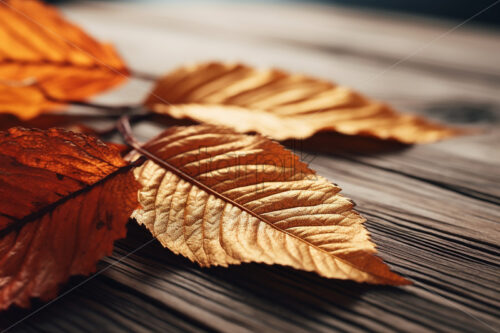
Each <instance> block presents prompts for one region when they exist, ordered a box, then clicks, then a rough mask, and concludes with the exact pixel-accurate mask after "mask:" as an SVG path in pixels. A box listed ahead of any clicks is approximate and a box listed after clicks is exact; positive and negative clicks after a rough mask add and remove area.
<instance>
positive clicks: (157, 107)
mask: <svg viewBox="0 0 500 333" xmlns="http://www.w3.org/2000/svg"><path fill="white" fill-rule="evenodd" d="M145 105H146V106H148V107H150V108H152V109H153V110H154V111H155V112H158V113H164V114H168V115H170V116H173V117H175V118H189V119H193V120H196V121H199V122H208V123H212V124H217V125H226V126H230V127H232V128H234V129H236V130H237V131H240V132H258V133H261V134H264V135H267V136H269V137H271V138H274V139H277V140H285V139H293V138H295V139H304V138H307V137H310V136H312V135H313V134H314V133H317V132H319V131H326V130H329V131H335V132H338V133H342V134H348V135H363V136H372V137H376V138H379V139H391V140H397V141H400V142H403V143H409V144H411V143H424V142H432V141H436V140H439V139H443V138H446V137H449V136H452V135H456V134H457V133H458V131H457V130H455V129H450V128H447V127H445V126H442V125H438V124H434V123H431V122H429V121H427V120H425V119H423V118H421V117H417V116H413V115H409V114H401V113H398V112H396V111H395V110H393V109H392V108H391V107H390V106H388V105H386V104H383V103H379V102H375V101H372V100H370V99H368V98H366V97H364V96H362V95H360V94H359V93H356V92H354V91H353V90H350V89H348V88H345V87H341V86H338V85H335V84H333V83H330V82H327V81H323V80H318V79H315V78H311V77H307V76H304V75H291V74H288V73H286V72H283V71H279V70H256V69H253V68H252V67H248V66H245V65H241V64H221V63H206V64H198V65H193V66H186V67H183V68H180V69H177V70H175V71H174V72H172V73H170V74H167V75H166V76H164V77H163V78H161V79H160V80H159V81H158V82H157V84H156V87H155V88H154V90H153V92H152V93H151V94H150V96H149V97H148V98H147V100H146V101H145Z"/></svg>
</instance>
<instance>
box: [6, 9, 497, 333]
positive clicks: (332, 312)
mask: <svg viewBox="0 0 500 333" xmlns="http://www.w3.org/2000/svg"><path fill="white" fill-rule="evenodd" d="M119 6H123V7H119ZM188 7H189V6H180V5H175V6H169V5H160V4H157V3H155V4H153V5H144V4H142V5H139V4H128V5H123V4H76V5H70V6H67V7H65V11H66V12H67V13H68V14H69V15H70V16H71V17H72V18H73V19H74V20H76V21H77V22H80V23H81V24H82V25H83V26H84V27H85V28H87V29H88V30H90V31H92V32H93V33H94V34H95V35H97V36H101V37H104V38H107V39H109V40H112V41H113V42H114V43H116V44H117V46H118V47H119V49H120V51H121V52H122V53H123V54H124V56H125V58H126V59H127V61H128V62H129V63H130V66H131V68H132V69H134V70H135V71H138V72H141V73H146V74H150V75H159V74H161V73H162V72H164V71H165V70H167V69H170V68H173V67H175V66H177V65H179V64H181V63H184V62H186V61H195V60H212V59H217V60H235V59H238V60H244V61H246V62H249V63H253V64H258V65H266V66H270V65H275V66H280V67H283V68H286V69H289V70H293V71H300V72H307V73H309V74H313V75H318V76H321V77H325V78H329V79H332V80H334V81H337V82H340V83H342V84H346V85H350V86H353V87H357V88H359V89H361V90H363V92H365V93H367V94H370V95H372V96H374V97H377V98H383V99H385V100H387V101H389V102H394V104H395V105H396V106H398V107H400V108H402V109H406V110H410V111H414V112H421V113H424V114H427V115H429V116H431V117H434V118H436V119H441V120H443V121H446V122H451V123H456V124H464V125H466V124H472V125H476V127H475V128H479V129H481V130H482V131H483V132H481V133H479V134H476V135H470V136H464V137H461V138H456V139H450V140H447V141H444V142H440V143H437V144H432V145H423V146H418V147H408V146H400V145H387V144H381V143H380V142H370V150H368V151H353V149H352V148H353V146H352V145H353V143H352V141H350V139H349V141H346V138H345V137H342V136H328V135H327V137H324V136H322V135H319V136H318V137H315V138H312V139H310V140H306V141H304V142H288V144H289V147H291V148H292V149H295V150H297V153H299V154H300V155H301V156H302V157H303V159H304V160H306V161H308V162H311V167H312V168H313V169H316V170H317V171H318V173H319V174H321V175H323V176H325V177H327V178H328V179H330V180H331V181H332V182H335V183H337V184H339V185H340V186H341V187H342V188H343V193H344V194H345V195H346V196H348V197H350V198H352V199H353V200H354V201H355V202H356V203H357V210H358V211H360V212H361V213H362V214H363V215H364V216H366V217H367V219H368V222H367V227H368V228H369V230H370V231H371V233H372V237H373V239H374V241H375V242H376V243H377V245H378V248H379V251H380V256H381V257H383V258H384V260H386V261H387V262H388V263H389V264H390V265H391V267H392V268H393V269H394V270H395V271H397V272H399V273H401V274H403V275H404V276H406V277H408V278H409V279H411V280H412V281H414V282H415V284H414V285H413V286H409V287H403V288H395V287H374V286H369V285H362V284H356V283H352V282H346V281H335V280H328V279H323V278H320V277H318V276H316V275H315V274H312V273H306V272H300V271H294V270H292V269H289V268H285V267H279V266H265V265H257V264H247V265H241V266H238V267H230V268H210V269H202V268H199V267H198V266H197V265H195V264H192V263H190V262H189V261H188V260H186V259H185V258H182V257H179V256H175V255H173V254H172V253H170V252H169V251H168V250H165V249H163V248H162V247H161V246H160V245H159V243H158V242H156V241H153V242H150V239H151V238H150V235H149V234H148V232H147V231H146V230H144V229H143V228H141V227H139V226H137V225H135V224H134V223H133V222H131V223H130V224H129V233H128V235H127V238H126V239H124V240H121V241H119V242H118V243H117V245H116V249H115V252H114V254H113V256H112V257H111V258H106V259H105V260H103V262H102V263H101V264H100V269H105V268H106V267H108V265H112V266H111V267H109V268H107V269H106V270H105V271H104V272H103V273H102V274H99V275H97V276H96V277H95V278H93V279H91V280H89V281H88V282H86V283H84V284H83V285H82V286H79V287H78V288H75V290H73V291H71V292H70V293H69V294H68V295H65V296H64V297H62V298H61V299H60V300H57V301H55V302H54V303H52V304H50V305H48V306H46V307H44V308H42V307H43V306H45V305H44V304H42V303H37V304H35V307H34V308H33V309H30V310H21V309H11V310H9V311H7V312H4V313H2V314H0V325H1V326H2V327H4V328H6V327H9V326H10V325H12V324H13V323H16V322H17V321H19V320H21V319H23V318H24V317H25V316H27V315H30V314H31V313H33V311H36V310H37V309H40V311H39V312H36V313H35V314H34V315H33V316H31V317H29V318H28V319H26V320H24V321H22V322H21V323H19V324H18V325H16V326H15V327H13V328H12V331H27V332H42V331H50V332H69V331H76V332H80V331H81V332H86V331H98V332H101V331H124V332H127V331H138V332H140V331H161V332H165V331H169V332H170V331H213V330H216V331H226V332H239V331H266V332H282V331H293V332H310V331H341V332H353V331H379V332H392V331H407V332H428V331H433V332H434V331H442V332H452V331H464V332H495V331H499V330H500V311H499V308H500V265H499V262H500V261H499V259H500V256H499V254H500V249H499V239H500V225H499V221H500V210H499V207H498V204H499V203H500V187H499V184H500V168H499V165H500V153H499V144H500V131H499V130H498V125H499V122H500V95H499V94H498V91H499V88H500V66H499V63H498V57H497V55H498V54H500V32H495V31H481V29H477V28H476V29H469V28H467V27H464V28H460V29H459V30H457V31H454V32H453V33H452V34H450V35H448V36H446V37H443V38H442V39H439V40H438V41H437V42H435V43H433V44H432V45H429V46H428V47H425V48H424V49H422V50H421V52H417V53H416V54H415V56H414V57H411V59H408V61H405V62H402V63H401V64H399V65H398V66H397V67H396V68H393V69H390V70H388V67H390V66H391V65H392V64H394V63H396V62H397V61H398V60H400V59H401V58H404V57H405V56H407V55H408V54H412V53H413V52H414V51H415V50H416V49H418V48H421V47H422V45H426V43H428V42H429V41H431V40H432V39H435V38H436V37H438V36H440V34H443V33H444V32H446V30H447V29H449V28H451V27H452V26H453V25H452V24H450V23H446V22H445V23H442V22H439V23H436V22H434V23H432V24H430V23H428V22H425V21H412V20H409V19H407V18H402V19H398V18H389V19H388V18H385V17H380V16H374V15H371V14H368V13H358V12H349V11H345V10H338V9H325V8H324V7H321V6H317V7H316V6H300V5H293V6H289V7H283V9H280V8H281V7H279V5H245V6H244V7H242V8H241V9H238V8H239V7H237V5H227V4H226V5H214V6H213V7H211V6H209V5H203V6H202V7H201V8H198V9H197V8H194V7H192V6H191V7H190V8H188ZM119 8H121V9H120V10H119ZM150 86H151V82H148V81H144V80H132V82H131V83H130V84H129V85H127V86H126V87H124V88H123V89H120V90H118V91H116V92H114V93H112V94H109V95H106V96H103V97H101V98H100V99H99V100H100V101H101V102H103V103H115V104H124V103H137V102H138V101H140V100H141V99H142V98H143V96H144V94H145V93H146V92H147V90H148V89H149V88H150ZM75 112H76V111H75ZM78 112H80V111H78ZM80 121H82V122H85V123H88V124H92V125H98V126H99V125H100V126H102V128H105V127H106V126H108V125H109V120H106V121H104V120H99V119H98V118H97V120H96V119H95V118H81V119H80ZM162 127H163V125H161V124H158V123H153V122H147V121H145V122H141V123H139V124H137V125H136V126H134V131H135V133H136V134H137V137H138V138H139V139H141V140H146V139H148V138H150V137H152V136H153V135H154V134H156V133H158V131H160V130H161V129H162ZM111 138H112V139H113V140H119V136H116V135H115V136H113V137H111ZM346 143H347V144H349V145H351V146H350V147H346ZM365 144H366V142H361V143H360V146H359V147H361V146H365ZM346 148H351V149H346ZM148 242H149V243H148ZM144 244H147V245H146V246H144V247H142V248H141V246H143V245H144ZM138 248H140V249H139V250H137V251H136V252H134V253H133V254H130V255H129V253H130V252H131V251H135V250H136V249H138ZM82 281H84V279H83V278H74V279H73V280H72V281H71V283H70V284H69V285H67V286H65V289H64V290H68V291H69V290H72V288H73V287H75V286H78V284H79V283H81V282H82Z"/></svg>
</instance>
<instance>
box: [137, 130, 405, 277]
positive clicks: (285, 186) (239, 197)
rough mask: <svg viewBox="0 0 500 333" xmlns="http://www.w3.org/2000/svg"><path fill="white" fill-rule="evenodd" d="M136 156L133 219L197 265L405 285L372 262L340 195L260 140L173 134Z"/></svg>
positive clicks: (229, 134)
mask: <svg viewBox="0 0 500 333" xmlns="http://www.w3.org/2000/svg"><path fill="white" fill-rule="evenodd" d="M136 146H137V145H136ZM138 148H139V149H140V150H141V151H142V153H143V154H145V155H146V156H147V157H148V158H150V160H149V161H147V162H145V163H144V164H143V165H142V166H140V167H138V168H136V169H135V170H134V173H135V176H136V179H137V181H138V182H139V183H140V184H141V186H142V189H141V190H140V191H139V203H140V204H141V207H142V208H140V209H138V210H136V211H135V212H134V214H133V217H135V219H136V220H137V221H138V223H139V224H143V225H145V226H146V227H147V228H148V229H149V230H150V231H151V233H152V234H153V235H154V236H155V237H157V238H158V240H159V241H160V242H161V244H163V245H164V246H165V247H167V248H169V249H170V250H172V251H173V252H175V253H177V254H182V255H183V256H185V257H187V258H189V259H190V260H191V261H194V262H197V263H199V264H200V265H201V266H227V265H230V264H240V263H246V262H258V263H266V264H280V265H287V266H291V267H294V268H296V269H301V270H305V271H314V272H316V273H318V274H319V275H321V276H324V277H327V278H336V279H351V280H354V281H358V282H368V283H375V284H393V285H402V284H408V283H409V281H407V280H406V279H404V278H403V277H401V276H399V275H397V274H395V273H392V272H391V271H390V270H389V268H388V267H387V266H386V265H385V264H384V263H383V262H382V260H381V259H380V258H378V257H376V256H374V254H375V252H376V250H375V245H374V244H373V243H372V242H371V241H370V239H369V235H368V232H367V231H366V229H365V228H364V227H363V223H364V222H365V219H364V218H363V217H361V216H360V215H359V214H358V213H356V212H355V211H354V210H353V203H352V202H351V201H350V200H349V199H346V198H344V197H343V196H342V195H340V194H339V191H340V188H339V187H338V186H336V185H333V184H331V183H330V182H329V181H328V180H326V179H325V178H323V177H321V176H318V175H316V174H315V172H314V171H312V170H311V169H309V168H308V167H307V165H306V164H304V163H302V162H300V161H299V159H298V157H297V156H296V155H294V154H292V153H291V152H290V151H288V150H286V149H284V148H283V147H282V146H281V145H279V144H277V143H275V142H273V141H270V140H268V139H266V138H264V137H263V136H260V135H256V136H250V135H245V134H239V133H237V132H234V131H233V130H231V129H228V128H222V127H216V126H211V125H199V126H191V127H173V128H170V129H168V130H166V131H165V132H164V133H163V134H161V135H160V136H159V137H157V138H156V139H154V140H152V141H150V142H148V143H147V144H146V145H144V147H143V148H140V147H138Z"/></svg>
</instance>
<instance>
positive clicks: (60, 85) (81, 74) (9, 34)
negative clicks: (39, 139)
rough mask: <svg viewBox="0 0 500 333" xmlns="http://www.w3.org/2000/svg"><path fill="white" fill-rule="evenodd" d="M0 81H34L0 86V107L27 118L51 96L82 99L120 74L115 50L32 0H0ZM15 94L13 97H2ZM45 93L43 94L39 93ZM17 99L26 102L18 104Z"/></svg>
mask: <svg viewBox="0 0 500 333" xmlns="http://www.w3.org/2000/svg"><path fill="white" fill-rule="evenodd" d="M0 40H1V41H2V43H0V81H6V80H11V81H18V82H22V81H25V80H27V79H29V80H32V81H34V82H35V83H36V85H30V86H27V87H20V86H18V87H17V88H18V89H20V91H18V92H14V91H13V90H12V89H14V88H16V87H15V86H11V87H10V92H6V91H5V89H9V88H6V87H3V88H0V112H8V113H13V114H15V115H17V116H18V117H20V118H23V119H29V118H32V117H33V116H35V115H36V114H38V113H40V112H41V111H42V110H49V109H51V108H52V107H53V106H54V105H53V104H54V101H58V102H59V103H60V102H62V101H68V100H82V99H85V98H88V97H90V96H92V95H94V94H96V93H99V92H102V91H105V90H107V89H109V88H111V87H114V86H116V85H117V84H119V83H121V82H123V81H124V80H125V79H126V74H128V71H127V69H126V67H125V65H124V63H123V61H122V60H121V59H120V57H119V56H118V55H117V53H116V51H115V50H114V49H113V48H112V47H111V46H110V45H107V44H102V43H99V42H97V41H96V40H94V39H93V38H92V37H90V36H89V35H87V34H86V33H85V32H84V31H83V30H81V29H80V28H79V27H77V26H76V25H74V24H72V23H70V22H68V21H67V20H65V19H64V18H63V17H62V16H61V15H60V14H59V12H58V11H57V10H56V9H55V8H53V7H51V6H48V5H45V4H43V3H42V2H40V1H37V0H2V1H0ZM9 93H11V94H15V95H16V98H8V97H5V96H6V94H9ZM44 94H45V95H46V96H43V95H44ZM20 105H27V107H26V108H20V107H19V106H20Z"/></svg>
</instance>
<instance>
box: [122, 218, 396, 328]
mask: <svg viewBox="0 0 500 333" xmlns="http://www.w3.org/2000/svg"><path fill="white" fill-rule="evenodd" d="M150 237H151V236H150V234H149V232H148V231H147V230H145V228H142V227H139V226H137V225H130V226H129V233H128V236H127V239H126V240H124V241H122V243H121V244H120V245H119V246H125V245H124V244H127V245H126V247H127V249H131V248H134V247H136V246H137V247H138V246H140V244H144V243H145V242H147V241H148V240H149V239H150ZM133 243H135V245H133V246H131V244H133ZM137 255H138V256H139V257H140V262H141V266H140V270H138V271H142V272H145V273H144V274H143V275H142V276H139V277H136V278H137V279H139V280H140V281H141V283H144V284H151V285H156V284H158V280H166V281H171V282H172V283H178V284H179V285H183V284H185V282H183V281H189V284H190V285H191V287H192V288H193V289H191V290H190V291H189V292H191V293H198V292H199V293H204V292H206V290H208V289H216V290H217V291H216V292H215V294H210V293H209V294H208V295H203V296H202V297H212V299H217V302H224V301H225V300H226V301H229V299H231V304H234V303H236V305H235V306H236V308H235V309H234V310H235V311H238V310H239V309H240V307H241V308H243V310H242V311H245V310H244V308H252V309H258V310H255V311H257V312H259V313H260V311H265V312H266V314H269V315H271V316H275V317H277V318H280V319H279V320H283V321H292V322H295V324H296V325H298V326H302V325H304V322H303V320H306V321H310V322H316V321H318V320H321V319H320V318H321V317H323V316H325V315H326V316H332V315H335V316H337V315H339V312H340V313H343V314H344V315H346V319H347V313H348V312H349V311H350V310H349V309H350V308H351V307H354V306H355V304H356V303H357V302H358V301H360V300H361V299H362V298H363V295H364V294H366V293H372V292H385V293H387V292H388V293H399V292H402V289H400V288H397V287H390V286H376V285H370V284H364V283H356V282H353V281H343V280H334V279H327V278H322V277H320V276H319V275H317V274H316V273H312V272H305V271H299V270H295V269H292V268H290V267H285V266H279V265H265V264H257V263H248V264H241V265H230V266H228V267H211V268H202V267H200V266H199V265H198V264H195V263H192V262H191V261H189V260H188V259H186V258H184V257H182V256H180V255H175V254H174V253H172V252H171V251H169V250H168V249H165V248H163V247H162V245H161V244H160V243H159V242H157V241H155V242H153V243H152V244H151V245H149V246H147V247H145V248H144V249H141V250H140V251H138V252H137ZM193 283H194V284H195V285H194V286H193ZM199 286H205V288H207V289H205V291H204V290H203V289H202V290H200V289H199V288H200V287H199ZM187 288H189V287H187ZM180 292H181V293H182V291H180ZM210 295H212V296H210ZM235 298H236V299H235ZM256 315H257V314H256ZM301 318H302V319H301Z"/></svg>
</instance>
